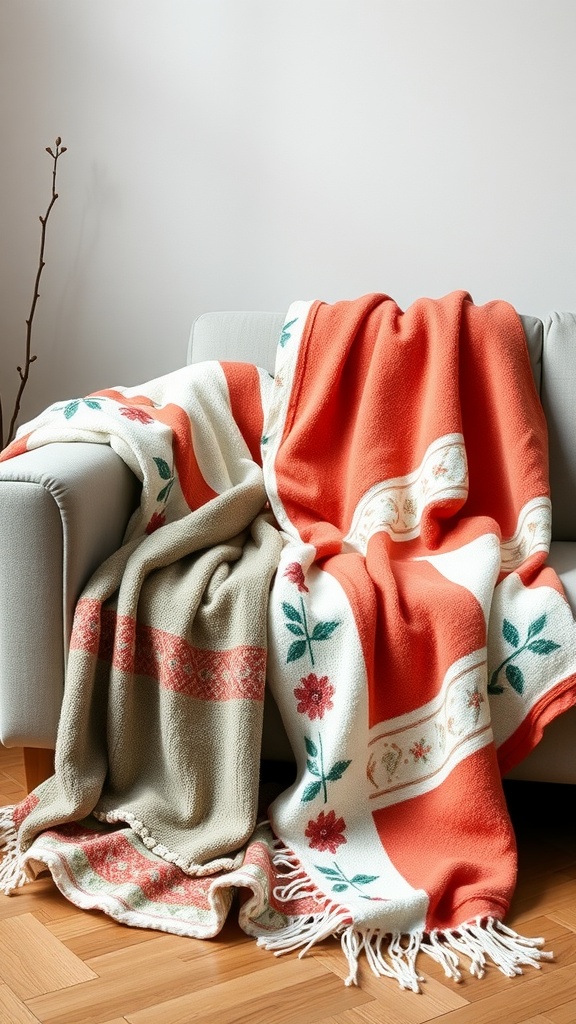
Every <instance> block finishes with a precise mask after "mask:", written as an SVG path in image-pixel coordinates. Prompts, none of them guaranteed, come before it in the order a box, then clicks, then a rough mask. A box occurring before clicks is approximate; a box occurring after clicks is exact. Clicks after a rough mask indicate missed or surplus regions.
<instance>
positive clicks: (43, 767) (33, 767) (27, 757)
mask: <svg viewBox="0 0 576 1024" xmlns="http://www.w3.org/2000/svg"><path fill="white" fill-rule="evenodd" d="M24 773H25V775H26V792H27V793H31V792H32V790H33V789H36V786H39V785H40V783H41V782H44V781H45V780H46V779H49V778H50V776H51V775H54V751H53V750H44V749H43V748H41V747H24Z"/></svg>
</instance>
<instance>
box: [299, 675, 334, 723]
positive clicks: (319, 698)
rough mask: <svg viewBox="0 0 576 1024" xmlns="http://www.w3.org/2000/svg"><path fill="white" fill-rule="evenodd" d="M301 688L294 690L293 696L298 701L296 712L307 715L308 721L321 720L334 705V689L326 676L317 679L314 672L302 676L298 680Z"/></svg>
mask: <svg viewBox="0 0 576 1024" xmlns="http://www.w3.org/2000/svg"><path fill="white" fill-rule="evenodd" d="M300 683H301V686H297V687H296V688H295V690H294V696H295V697H296V700H297V701H298V706H297V708H296V710H297V711H298V713H299V714H300V715H308V718H309V719H310V721H312V720H313V719H314V718H323V717H324V712H325V711H330V710H331V709H332V708H333V707H334V705H333V703H332V697H333V696H334V687H333V686H332V683H331V682H330V680H329V679H328V676H320V678H318V676H317V675H315V673H314V672H311V673H310V675H309V676H304V677H303V678H302V679H301V680H300Z"/></svg>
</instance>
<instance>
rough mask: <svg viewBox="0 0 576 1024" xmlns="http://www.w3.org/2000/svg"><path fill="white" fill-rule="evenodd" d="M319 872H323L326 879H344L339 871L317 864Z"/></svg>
mask: <svg viewBox="0 0 576 1024" xmlns="http://www.w3.org/2000/svg"><path fill="white" fill-rule="evenodd" d="M316 867H317V869H318V871H321V872H322V874H323V875H326V878H342V875H341V874H340V872H339V871H335V870H334V868H324V867H322V865H321V864H316Z"/></svg>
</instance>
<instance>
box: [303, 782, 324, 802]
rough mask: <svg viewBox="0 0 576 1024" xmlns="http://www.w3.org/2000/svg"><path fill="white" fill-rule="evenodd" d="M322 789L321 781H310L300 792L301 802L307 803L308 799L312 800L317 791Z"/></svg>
mask: <svg viewBox="0 0 576 1024" xmlns="http://www.w3.org/2000/svg"><path fill="white" fill-rule="evenodd" d="M321 789H322V783H321V782H311V783H310V784H309V785H308V786H306V789H305V790H304V792H303V794H302V803H304V804H306V803H309V802H310V800H314V799H315V797H317V796H318V793H319V792H320V790H321Z"/></svg>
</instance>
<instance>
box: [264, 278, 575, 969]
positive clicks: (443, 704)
mask: <svg viewBox="0 0 576 1024" xmlns="http://www.w3.org/2000/svg"><path fill="white" fill-rule="evenodd" d="M275 384H276V393H275V397H274V400H273V404H272V407H271V408H270V410H269V412H268V418H267V422H266V424H265V430H266V436H265V445H264V449H263V450H264V475H265V482H266V489H267V493H268V495H269V498H270V501H271V504H272V508H273V510H274V513H275V515H276V518H277V520H278V522H279V524H280V526H281V528H282V530H283V531H284V532H285V535H286V543H285V546H284V549H283V554H282V559H281V563H280V567H279V570H278V572H277V574H276V577H275V582H274V585H273V589H272V596H271V602H270V614H269V623H270V636H269V647H270V654H269V668H268V679H269V682H270V685H271V686H272V689H273V692H274V694H275V696H276V700H277V701H278V703H279V705H280V707H281V709H282V713H283V716H284V721H285V723H286V727H287V730H288V734H289V737H290V739H291V742H292V745H293V748H294V751H295V754H296V757H297V762H298V777H297V781H296V783H295V785H294V786H293V787H292V788H291V789H290V790H289V791H288V792H286V793H284V794H283V795H282V796H280V797H279V798H278V800H277V801H276V802H275V804H274V805H273V807H272V808H271V812H270V820H271V823H272V827H273V829H274V832H275V834H276V835H277V836H279V837H281V840H282V845H283V847H284V849H283V851H282V853H281V855H280V856H284V858H285V862H286V863H289V864H290V865H291V872H292V873H291V875H290V877H289V879H288V880H287V883H286V889H285V895H286V898H289V899H290V900H292V901H293V900H294V899H295V896H296V894H297V893H298V894H299V895H300V896H302V898H305V897H306V896H307V897H310V896H311V895H312V894H315V895H317V896H318V895H319V894H320V893H322V894H324V895H326V896H327V897H328V899H329V902H328V904H327V905H326V907H325V910H324V916H322V915H316V920H315V923H312V919H306V914H305V913H303V914H302V915H301V932H302V934H301V938H302V942H303V943H304V944H305V943H307V942H309V941H310V940H311V939H312V940H313V938H314V937H316V936H317V935H321V934H322V933H323V932H324V931H334V930H338V931H340V932H341V933H342V934H343V936H344V946H345V948H346V949H347V950H348V953H349V956H350V960H351V965H352V976H354V971H355V967H354V964H355V961H356V957H357V954H358V951H359V949H360V948H362V947H363V948H364V950H365V952H366V954H367V956H368V958H369V960H370V962H371V963H372V966H373V967H374V968H375V970H379V971H381V972H382V973H390V972H391V973H393V974H394V975H395V976H399V978H400V980H402V978H403V973H402V972H403V970H405V972H406V976H407V977H408V979H409V980H410V984H413V983H414V982H415V975H414V973H413V970H412V967H413V956H415V951H416V950H417V949H423V948H426V951H427V952H429V953H430V954H431V955H436V954H437V953H438V945H437V940H438V938H439V937H440V936H441V937H442V938H443V939H444V945H443V950H444V953H443V956H442V962H443V963H444V965H445V967H446V968H447V970H449V971H450V970H451V960H450V955H449V954H448V955H447V949H448V947H450V946H451V947H452V948H453V949H456V950H458V949H460V950H462V949H464V948H466V949H467V950H468V953H469V954H470V955H471V956H472V960H473V962H476V958H477V964H481V963H482V958H483V955H484V954H486V953H490V955H493V956H494V957H495V959H496V960H497V961H498V960H499V954H498V953H497V952H495V951H496V949H497V943H495V942H493V941H492V939H493V932H494V930H496V932H497V933H498V935H499V936H500V938H502V936H504V945H503V947H501V955H500V966H501V967H503V969H505V970H507V971H508V970H509V971H510V972H511V973H514V971H515V969H516V968H517V966H518V963H519V962H521V960H522V956H523V954H522V950H521V948H520V947H518V948H516V947H515V946H514V943H513V941H512V940H510V942H511V945H510V948H508V940H509V939H510V937H509V936H506V935H505V933H503V931H502V929H501V928H500V927H499V926H496V925H495V924H494V921H500V920H501V919H502V918H503V917H504V915H505V914H506V911H507V909H508V906H509V903H510V898H511V895H512V892H513V889H514V884H515V877H516V853H515V843H514V836H513V833H512V828H511V825H510V821H509V818H508V814H507V810H506V806H505V801H504V797H503V794H502V786H501V782H500V773H501V772H503V771H506V770H508V769H509V768H511V767H512V766H513V765H514V764H516V763H517V762H518V761H519V760H521V759H522V758H523V757H524V756H525V755H526V754H528V753H529V751H530V750H531V749H532V748H533V746H534V745H535V744H536V743H537V742H538V740H539V739H540V737H541V735H542V730H543V728H544V726H545V725H546V723H547V722H549V721H550V720H551V719H552V718H553V717H554V716H555V715H556V714H558V713H559V712H560V711H562V710H564V709H565V708H566V707H568V706H569V705H570V704H573V703H574V699H575V698H574V693H575V679H574V672H575V669H576V643H575V641H576V633H575V627H574V622H573V618H572V615H571V612H570V609H569V607H568V605H567V602H566V600H565V598H564V596H563V593H562V588H561V586H560V583H559V580H558V579H557V577H556V576H555V575H554V574H553V572H552V571H551V570H550V569H549V568H545V566H544V563H545V560H546V555H547V551H548V545H549V539H550V501H549V497H548V493H549V492H548V483H547V437H546V425H545V420H544V416H543V412H542V409H541V406H540V403H539V400H538V397H537V394H536V391H535V387H534V382H533V377H532V373H531V369H530V364H529V360H528V353H527V348H526V344H525V339H524V335H523V331H522V326H521V323H520V321H519V318H518V316H517V315H516V313H515V312H514V310H513V309H512V308H511V307H510V306H508V305H507V304H505V303H500V302H498V303H491V304H489V305H486V306H483V307H477V306H475V305H474V304H473V303H472V301H471V299H470V297H469V296H468V295H466V294H465V293H463V292H457V293H454V294H452V295H449V296H448V297H446V298H445V299H443V300H441V301H432V300H427V299H424V300H421V301H419V302H416V303H415V304H414V305H413V306H411V307H410V308H409V309H408V310H407V311H406V312H402V311H401V310H400V309H399V308H398V306H397V305H396V303H395V302H393V301H392V300H391V299H390V298H387V297H386V296H383V295H368V296H366V297H364V298H362V299H360V300H358V301H354V302H340V303H337V304H336V305H326V304H323V303H311V304H310V303H298V304H295V305H294V306H293V307H292V308H291V310H290V311H289V314H288V318H287V323H286V326H285V328H284V331H283V335H282V339H281V342H280V349H279V357H278V363H277V368H276V378H275ZM297 932H298V927H297V925H296V923H295V922H294V927H293V929H292V935H291V937H290V938H288V939H284V938H283V935H282V930H280V931H279V934H278V936H277V937H276V944H277V946H278V948H283V946H284V944H285V943H287V944H291V942H292V941H294V939H295V936H296V935H297ZM455 933H456V934H455ZM402 935H403V936H409V943H408V945H407V946H405V947H404V948H403V952H402V953H399V948H400V947H398V946H397V947H396V948H395V947H394V942H396V943H399V942H400V938H401V936H402ZM384 936H388V938H387V939H386V942H387V943H388V942H389V941H390V939H389V937H390V936H392V940H391V941H392V946H391V947H390V948H389V949H388V950H387V952H386V954H384V952H383V950H384V948H385V947H384V946H383V945H382V943H383V937H384ZM425 936H427V937H428V938H427V940H426V941H425V938H424V937H425ZM271 941H272V942H274V940H271ZM401 962H402V964H403V967H402V968H400V967H399V963H401ZM411 965H412V966H411ZM404 980H406V979H405V978H404Z"/></svg>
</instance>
